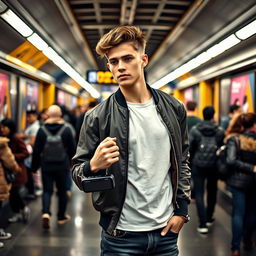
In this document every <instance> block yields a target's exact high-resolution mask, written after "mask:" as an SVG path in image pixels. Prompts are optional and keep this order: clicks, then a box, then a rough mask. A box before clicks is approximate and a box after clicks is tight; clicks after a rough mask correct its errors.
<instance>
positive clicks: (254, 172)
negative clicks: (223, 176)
mask: <svg viewBox="0 0 256 256" xmlns="http://www.w3.org/2000/svg"><path fill="white" fill-rule="evenodd" d="M225 141H226V142H227V163H228V164H229V166H230V168H229V170H230V176H229V177H228V179H227V184H228V189H229V190H230V191H231V193H232V206H233V209H232V241H231V251H232V252H231V255H232V256H240V243H241V241H242V240H243V247H244V249H252V247H253V245H254V243H253V233H254V232H255V231H256V114H255V113H243V114H240V115H238V116H237V117H236V118H235V119H233V120H232V121H231V123H230V126H229V128H228V129H227V131H226V138H225Z"/></svg>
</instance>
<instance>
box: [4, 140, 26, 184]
mask: <svg viewBox="0 0 256 256" xmlns="http://www.w3.org/2000/svg"><path fill="white" fill-rule="evenodd" d="M9 147H10V148H11V150H12V153H13V155H14V156H15V160H16V161H17V163H18V165H19V166H20V168H21V172H19V173H18V174H17V176H16V179H15V182H14V183H13V186H20V185H23V184H26V183H27V179H28V178H27V169H26V166H25V164H24V160H25V159H26V158H27V157H28V156H29V153H28V150H27V148H26V145H25V143H24V142H23V140H22V139H20V138H18V137H16V136H13V137H12V138H11V139H10V142H9Z"/></svg>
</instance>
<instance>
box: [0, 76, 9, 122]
mask: <svg viewBox="0 0 256 256" xmlns="http://www.w3.org/2000/svg"><path fill="white" fill-rule="evenodd" d="M8 81H9V77H8V75H5V74H1V73H0V120H2V119H4V118H5V117H6V116H7V102H6V98H7V88H8Z"/></svg>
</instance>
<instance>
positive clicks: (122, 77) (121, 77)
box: [117, 74, 129, 79]
mask: <svg viewBox="0 0 256 256" xmlns="http://www.w3.org/2000/svg"><path fill="white" fill-rule="evenodd" d="M128 77H129V75H127V74H123V75H120V76H118V77H117V78H118V79H125V78H128Z"/></svg>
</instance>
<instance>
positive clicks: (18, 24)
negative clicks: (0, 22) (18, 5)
mask: <svg viewBox="0 0 256 256" xmlns="http://www.w3.org/2000/svg"><path fill="white" fill-rule="evenodd" d="M1 17H2V18H3V19H4V20H5V21H6V22H7V23H8V24H9V25H11V26H12V27H13V28H14V29H15V30H17V31H18V32H19V33H20V34H21V35H22V36H24V37H28V36H30V35H31V34H32V33H33V30H32V29H31V28H30V27H29V26H27V24H25V23H24V22H23V21H22V20H21V19H20V18H19V17H18V16H17V15H16V14H15V13H14V12H13V11H12V10H8V11H7V12H5V13H3V14H1Z"/></svg>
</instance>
